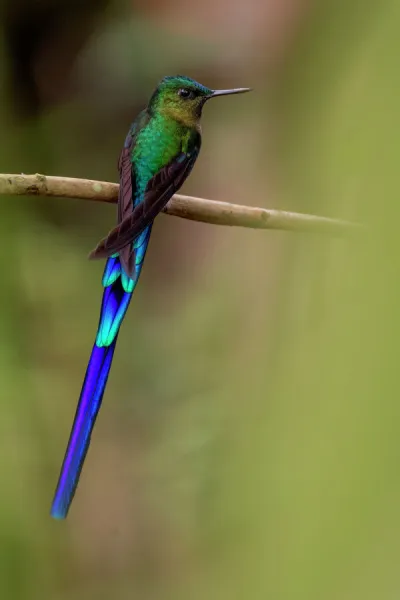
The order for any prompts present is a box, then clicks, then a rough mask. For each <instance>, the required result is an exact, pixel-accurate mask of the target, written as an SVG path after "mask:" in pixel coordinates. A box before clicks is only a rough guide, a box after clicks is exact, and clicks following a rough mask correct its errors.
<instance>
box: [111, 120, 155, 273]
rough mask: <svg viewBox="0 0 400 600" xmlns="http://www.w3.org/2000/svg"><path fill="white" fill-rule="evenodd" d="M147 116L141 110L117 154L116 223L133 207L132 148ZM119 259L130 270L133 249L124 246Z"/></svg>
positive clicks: (132, 261)
mask: <svg viewBox="0 0 400 600" xmlns="http://www.w3.org/2000/svg"><path fill="white" fill-rule="evenodd" d="M148 118H149V117H148V114H147V112H146V111H142V112H141V113H140V114H139V116H138V118H137V119H136V121H134V123H132V125H131V128H130V130H129V132H128V135H127V136H126V139H125V144H124V147H123V149H122V151H121V154H120V156H119V160H118V170H119V193H118V223H121V222H122V221H123V220H124V219H126V218H127V217H129V216H130V215H131V214H132V212H133V210H134V208H135V196H136V179H135V173H134V169H133V165H132V149H133V146H134V145H135V142H136V137H137V134H138V132H139V131H140V130H141V129H142V128H143V127H144V126H145V125H146V123H147V122H148ZM120 261H121V264H122V265H123V267H124V269H125V270H128V271H131V270H132V265H134V264H135V251H134V252H132V249H131V248H124V249H123V250H122V251H121V252H120ZM130 263H132V264H130Z"/></svg>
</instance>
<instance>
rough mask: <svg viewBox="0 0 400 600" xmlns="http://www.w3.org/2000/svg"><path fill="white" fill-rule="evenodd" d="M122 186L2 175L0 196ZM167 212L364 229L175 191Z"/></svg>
mask: <svg viewBox="0 0 400 600" xmlns="http://www.w3.org/2000/svg"><path fill="white" fill-rule="evenodd" d="M118 188H119V185H118V184H116V183H110V182H107V181H93V180H91V179H75V178H71V177H50V176H45V175H40V174H38V173H37V174H35V175H24V174H21V175H8V174H0V195H12V196H31V195H35V196H37V195H39V196H53V197H54V196H55V197H62V198H81V199H82V200H91V201H94V202H109V203H116V202H117V200H118ZM164 212H165V213H166V214H168V215H173V216H175V217H181V218H183V219H190V220H192V221H201V222H203V223H211V224H213V225H229V226H237V227H250V228H252V229H280V230H285V231H299V232H311V233H323V234H330V235H334V236H339V237H341V236H343V235H345V234H348V233H349V232H351V231H355V230H359V229H361V228H362V225H359V224H357V223H351V222H349V221H343V220H340V219H329V218H327V217H318V216H316V215H307V214H301V213H292V212H287V211H283V210H275V209H270V208H256V207H251V206H243V205H240V204H231V203H229V202H220V201H215V200H206V199H204V198H195V197H192V196H183V195H182V194H175V196H174V197H173V198H172V199H171V200H170V201H169V202H168V204H167V206H166V207H165V209H164Z"/></svg>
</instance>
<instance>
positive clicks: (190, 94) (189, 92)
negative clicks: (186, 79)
mask: <svg viewBox="0 0 400 600" xmlns="http://www.w3.org/2000/svg"><path fill="white" fill-rule="evenodd" d="M178 94H179V96H180V97H181V98H185V100H191V99H192V98H194V97H195V93H194V92H193V91H192V90H188V89H186V88H181V89H180V90H178Z"/></svg>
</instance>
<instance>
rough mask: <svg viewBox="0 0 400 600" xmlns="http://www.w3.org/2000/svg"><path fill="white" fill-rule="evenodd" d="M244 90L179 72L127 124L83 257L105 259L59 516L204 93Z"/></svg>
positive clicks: (58, 494) (195, 134) (182, 172)
mask: <svg viewBox="0 0 400 600" xmlns="http://www.w3.org/2000/svg"><path fill="white" fill-rule="evenodd" d="M248 91H250V88H236V89H230V90H212V89H210V88H208V87H206V86H204V85H202V84H200V83H198V82H197V81H195V80H193V79H191V78H189V77H186V76H183V75H177V76H168V77H164V78H163V79H162V80H161V81H160V82H159V84H158V85H157V88H156V89H155V91H154V92H153V94H152V96H151V98H150V101H149V103H148V105H147V107H146V108H145V109H144V110H143V111H142V112H140V113H139V115H138V116H137V118H136V120H135V121H134V122H133V123H132V125H131V126H130V129H129V131H128V135H127V136H126V139H125V143H124V147H123V149H122V151H121V154H120V157H119V161H118V169H119V181H120V187H119V195H118V209H117V211H118V215H117V226H116V227H115V228H114V229H112V230H111V231H110V233H109V234H108V235H107V236H106V237H105V238H104V239H102V240H101V241H100V242H99V244H98V245H97V247H96V248H95V249H94V250H93V251H92V252H91V254H90V255H89V258H92V259H98V258H107V261H106V265H105V268H104V273H103V280H102V284H103V288H104V291H103V300H102V304H101V311H100V319H99V325H98V329H97V335H96V340H95V343H94V346H93V349H92V353H91V355H90V359H89V363H88V366H87V370H86V375H85V379H84V381H83V385H82V390H81V394H80V397H79V401H78V406H77V409H76V414H75V418H74V422H73V425H72V430H71V434H70V437H69V441H68V446H67V450H66V452H65V456H64V461H63V464H62V467H61V472H60V475H59V479H58V483H57V487H56V491H55V494H54V498H53V503H52V506H51V516H52V517H54V518H55V519H65V518H66V516H67V514H68V510H69V508H70V505H71V502H72V500H73V497H74V495H75V491H76V488H77V485H78V481H79V477H80V474H81V470H82V466H83V463H84V460H85V457H86V453H87V450H88V448H89V444H90V438H91V433H92V431H93V427H94V425H95V421H96V417H97V414H98V412H99V409H100V405H101V402H102V398H103V394H104V390H105V387H106V383H107V379H108V375H109V372H110V368H111V363H112V359H113V355H114V350H115V346H116V343H117V339H118V334H119V329H120V326H121V323H122V321H123V318H124V317H125V314H126V311H127V309H128V306H129V303H130V301H131V298H132V294H133V292H134V290H135V287H136V284H137V282H138V280H139V276H140V273H141V270H142V266H143V261H144V258H145V255H146V250H147V247H148V244H149V239H150V234H151V229H152V226H153V221H154V219H155V217H156V216H157V215H158V213H159V212H160V211H161V210H162V209H163V208H164V207H165V205H166V204H167V202H168V201H169V200H170V198H171V197H172V196H173V194H174V193H175V192H176V191H177V190H179V188H180V187H181V186H182V184H183V182H184V181H185V179H186V178H187V177H188V175H189V174H190V172H191V170H192V168H193V166H194V163H195V162H196V159H197V157H198V155H199V152H200V146H201V127H200V120H201V115H202V110H203V106H204V104H205V103H206V102H207V101H208V100H210V99H211V98H217V97H218V96H225V95H228V94H240V93H243V92H248Z"/></svg>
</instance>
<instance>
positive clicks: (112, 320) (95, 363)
mask: <svg viewBox="0 0 400 600" xmlns="http://www.w3.org/2000/svg"><path fill="white" fill-rule="evenodd" d="M138 276H139V273H137V277H136V279H135V280H132V279H129V278H128V277H127V276H126V275H125V273H124V272H121V265H120V262H119V259H118V257H116V256H114V257H111V258H109V259H108V261H107V263H106V268H105V271H104V275H103V285H104V286H105V290H104V293H103V302H102V306H101V314H100V321H99V327H98V330H97V336H96V341H95V344H94V346H93V350H92V354H91V356H90V360H89V364H88V367H87V371H86V376H85V380H84V382H83V385H82V391H81V395H80V397H79V402H78V407H77V410H76V414H75V419H74V423H73V425H72V430H71V434H70V438H69V442H68V446H67V450H66V453H65V457H64V462H63V465H62V468H61V473H60V477H59V480H58V484H57V488H56V492H55V495H54V499H53V504H52V507H51V516H52V517H54V518H55V519H65V517H66V516H67V514H68V510H69V507H70V505H71V502H72V499H73V497H74V494H75V490H76V487H77V485H78V481H79V476H80V473H81V470H82V466H83V463H84V460H85V456H86V452H87V450H88V447H89V443H90V436H91V433H92V430H93V427H94V424H95V421H96V417H97V413H98V412H99V408H100V406H101V401H102V398H103V394H104V389H105V387H106V383H107V378H108V374H109V372H110V368H111V363H112V359H113V354H114V350H115V346H116V343H117V338H118V331H119V327H120V325H121V322H122V320H123V318H124V316H125V313H126V311H127V308H128V306H129V302H130V300H131V297H132V293H133V289H134V287H135V284H136V283H137V279H138Z"/></svg>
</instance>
